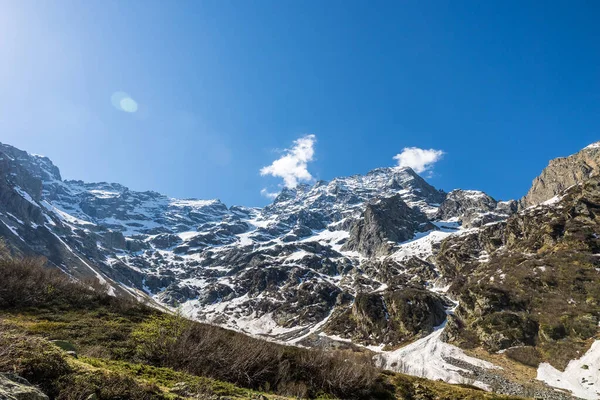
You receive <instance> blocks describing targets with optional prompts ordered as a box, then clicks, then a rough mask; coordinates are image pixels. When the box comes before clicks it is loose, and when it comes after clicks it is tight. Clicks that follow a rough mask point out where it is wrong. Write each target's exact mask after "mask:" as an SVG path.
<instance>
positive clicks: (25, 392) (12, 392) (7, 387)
mask: <svg viewBox="0 0 600 400" xmlns="http://www.w3.org/2000/svg"><path fill="white" fill-rule="evenodd" d="M0 399H3V400H48V399H49V398H48V396H46V395H45V394H44V393H42V392H41V391H40V390H39V389H38V388H36V387H35V386H33V385H32V384H31V383H29V382H28V381H27V380H26V379H25V378H22V377H20V376H18V375H14V374H3V373H0Z"/></svg>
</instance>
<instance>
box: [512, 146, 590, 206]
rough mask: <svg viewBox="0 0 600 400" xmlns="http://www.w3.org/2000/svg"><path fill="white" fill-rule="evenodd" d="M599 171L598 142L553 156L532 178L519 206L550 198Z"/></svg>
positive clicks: (531, 204)
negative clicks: (568, 154) (571, 153)
mask: <svg viewBox="0 0 600 400" xmlns="http://www.w3.org/2000/svg"><path fill="white" fill-rule="evenodd" d="M599 172H600V142H597V143H593V144H591V145H589V146H587V147H585V148H584V149H582V150H581V151H579V152H577V153H575V154H573V155H571V156H568V157H560V158H555V159H553V160H551V161H550V163H549V164H548V166H547V167H546V168H544V170H543V171H542V173H541V174H540V176H538V177H537V178H535V179H534V180H533V184H532V186H531V189H529V192H527V194H526V195H525V196H524V197H523V198H522V199H521V201H520V206H521V208H526V207H529V206H533V205H536V204H540V203H543V202H544V201H547V200H550V199H551V198H553V197H554V196H556V195H557V194H559V193H561V192H562V191H564V190H565V189H567V188H569V187H571V186H573V185H576V184H578V183H581V182H584V181H585V180H586V179H588V178H590V177H592V176H594V175H597V174H598V173H599Z"/></svg>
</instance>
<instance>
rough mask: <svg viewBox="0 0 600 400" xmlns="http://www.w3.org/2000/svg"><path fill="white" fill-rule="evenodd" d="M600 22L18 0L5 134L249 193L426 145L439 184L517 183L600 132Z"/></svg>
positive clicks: (3, 8)
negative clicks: (301, 147)
mask: <svg viewBox="0 0 600 400" xmlns="http://www.w3.org/2000/svg"><path fill="white" fill-rule="evenodd" d="M599 19H600V3H598V2H595V1H576V2H567V1H564V2H554V1H545V2H541V1H540V2H523V1H503V2H487V1H458V2H457V1H441V0H439V1H437V0H436V1H430V2H422V1H407V2H398V1H391V2H385V1H375V2H367V1H346V0H345V1H335V0H327V1H310V0H306V1H291V0H278V1H250V0H236V1H225V0H218V1H187V2H186V1H150V0H144V1H135V0H131V1H110V0H103V1H98V0H90V1H80V0H76V1H66V0H56V1H46V2H43V1H27V0H15V1H7V0H0V61H1V62H0V141H2V142H4V143H9V144H13V145H15V146H17V147H20V148H23V149H25V150H28V151H30V152H32V153H41V154H44V155H47V156H49V157H50V158H52V160H53V161H54V162H55V163H56V164H57V165H58V166H59V167H60V168H61V171H62V173H63V176H64V177H65V178H69V179H83V180H87V181H117V182H120V183H123V184H125V185H127V186H129V187H131V188H132V189H136V190H148V189H153V190H157V191H160V192H163V193H166V194H169V195H171V196H174V197H198V198H220V199H221V200H223V201H224V202H226V203H227V204H244V205H263V204H266V203H267V202H268V201H269V199H268V198H266V197H265V196H264V195H261V190H263V189H265V190H264V191H263V194H264V193H265V192H273V191H277V190H278V189H279V188H280V187H281V185H282V184H284V183H285V182H287V183H288V184H293V183H294V181H293V179H292V180H291V181H290V179H291V178H290V173H291V174H292V175H291V176H295V177H296V178H297V180H300V181H301V180H302V179H303V178H307V175H306V174H308V177H312V178H313V179H331V178H333V177H336V176H344V175H351V174H357V173H366V172H367V171H369V170H371V169H373V168H376V167H382V166H393V165H396V164H397V163H398V162H399V161H398V160H400V159H399V158H396V159H394V157H395V156H396V155H398V154H400V153H402V150H403V149H404V148H406V147H417V148H421V149H434V150H438V151H443V153H444V154H443V156H442V157H434V158H435V159H436V160H437V162H436V163H431V164H429V170H427V171H424V172H423V174H424V175H426V176H429V178H428V180H429V182H430V183H432V184H433V185H435V186H436V187H439V188H442V189H445V190H451V189H453V188H465V189H481V190H484V191H487V192H488V193H490V194H491V195H492V196H494V197H497V198H502V199H507V198H516V197H520V196H521V195H523V194H524V193H525V192H526V190H527V189H528V188H529V185H530V183H531V180H532V179H533V178H534V177H535V176H536V175H537V174H538V173H539V172H540V171H541V169H542V168H543V167H544V166H545V165H547V162H548V160H549V159H551V158H554V157H557V156H565V155H568V154H571V153H573V152H576V151H577V150H579V149H580V148H582V147H584V146H586V145H587V144H589V143H591V142H594V141H597V140H600V134H599V133H600V129H599V128H600V118H599V117H600V44H599V43H600V24H598V23H597V21H598V20H599ZM116 92H124V93H126V95H123V94H122V95H120V96H121V97H119V95H117V100H116V105H117V107H115V106H114V105H113V103H115V98H114V97H115V95H114V94H115V93H116ZM127 96H129V97H127ZM111 98H112V99H111ZM123 99H124V100H125V102H124V103H123V102H122V100H123ZM119 108H120V109H119ZM123 108H125V109H127V110H128V111H135V112H126V111H123ZM309 135H314V136H309ZM302 138H304V139H302ZM306 138H309V139H310V142H311V143H310V149H309V150H310V154H308V153H307V152H306V150H307V149H308V147H306V146H305V147H304V150H303V151H300V152H299V153H298V152H296V153H291V154H296V155H298V154H299V157H300V158H303V159H302V160H300V161H299V160H298V159H297V158H293V157H292V159H291V160H290V159H289V157H288V159H287V161H289V162H288V164H285V160H284V162H283V164H285V165H283V166H282V164H281V163H280V164H279V166H278V167H277V166H276V167H273V165H274V164H272V163H273V162H274V161H275V160H277V159H280V158H282V157H284V158H285V156H286V154H287V155H288V156H289V155H290V153H289V152H287V153H286V151H285V149H293V147H294V146H297V145H298V143H299V142H298V141H299V140H300V141H302V140H306ZM304 144H305V145H306V144H307V143H306V142H304ZM428 154H429V153H428ZM405 155H406V153H405ZM412 155H413V156H414V154H412ZM426 155H427V154H426ZM430 155H431V154H429V156H430ZM309 156H310V157H309ZM408 156H409V157H408V159H409V160H410V159H414V157H413V158H411V157H410V156H411V154H408ZM417 158H418V157H417ZM403 159H404V160H406V159H407V158H406V157H405V158H403ZM303 160H304V161H303ZM419 160H421V161H422V158H418V160H417V161H419ZM290 162H291V163H290ZM265 167H266V169H265ZM269 167H271V168H270V169H269ZM278 168H283V169H284V170H285V171H287V172H285V171H284V172H283V173H281V171H280V170H278ZM286 168H288V169H287V170H286ZM289 168H291V171H295V172H289V171H290V169H289ZM261 169H262V171H263V175H261ZM278 171H279V172H278ZM286 174H287V175H286ZM273 175H276V176H273ZM282 178H286V180H284V179H282ZM294 179H295V178H294ZM307 179H308V178H307Z"/></svg>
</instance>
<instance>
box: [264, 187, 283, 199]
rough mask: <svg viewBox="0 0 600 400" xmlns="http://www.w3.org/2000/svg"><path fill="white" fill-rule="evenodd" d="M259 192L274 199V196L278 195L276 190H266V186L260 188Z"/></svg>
mask: <svg viewBox="0 0 600 400" xmlns="http://www.w3.org/2000/svg"><path fill="white" fill-rule="evenodd" d="M260 194H261V195H263V196H265V197H267V198H269V199H274V198H275V197H277V196H278V195H279V193H277V192H269V190H267V188H262V189H261V190H260Z"/></svg>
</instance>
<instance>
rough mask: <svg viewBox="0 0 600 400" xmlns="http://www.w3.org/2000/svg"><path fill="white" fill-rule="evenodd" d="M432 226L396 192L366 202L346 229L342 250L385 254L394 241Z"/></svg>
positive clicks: (392, 246) (376, 255) (425, 217)
mask: <svg viewBox="0 0 600 400" xmlns="http://www.w3.org/2000/svg"><path fill="white" fill-rule="evenodd" d="M432 229H435V225H433V224H432V223H431V222H429V219H428V218H427V216H426V215H425V214H424V213H422V212H421V211H419V210H415V209H413V208H410V207H409V206H408V205H407V204H406V203H405V202H404V201H403V200H402V198H401V196H400V195H395V196H393V197H388V198H384V199H381V200H379V201H377V202H373V203H369V204H367V206H366V209H365V211H364V212H363V214H362V216H361V218H360V219H359V220H357V221H356V222H355V223H354V224H353V226H352V227H351V228H350V238H349V239H348V242H347V243H346V244H345V245H344V249H345V250H351V251H358V252H359V253H361V254H363V255H365V256H367V257H378V256H385V255H389V254H390V253H391V251H392V249H393V248H394V245H395V244H396V243H400V242H405V241H407V240H409V239H412V238H413V237H414V236H415V234H416V233H417V232H426V231H428V230H432Z"/></svg>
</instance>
